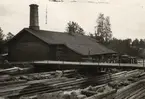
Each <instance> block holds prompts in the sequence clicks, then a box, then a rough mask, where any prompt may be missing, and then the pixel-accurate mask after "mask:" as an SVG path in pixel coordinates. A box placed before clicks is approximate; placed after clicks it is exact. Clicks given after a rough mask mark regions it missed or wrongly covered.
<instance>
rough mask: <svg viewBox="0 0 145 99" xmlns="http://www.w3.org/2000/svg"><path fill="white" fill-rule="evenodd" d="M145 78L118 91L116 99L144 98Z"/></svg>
mask: <svg viewBox="0 0 145 99" xmlns="http://www.w3.org/2000/svg"><path fill="white" fill-rule="evenodd" d="M144 97H145V80H141V81H138V82H135V83H133V84H131V85H128V86H126V87H124V88H122V89H120V90H118V91H117V94H116V95H115V99H144Z"/></svg>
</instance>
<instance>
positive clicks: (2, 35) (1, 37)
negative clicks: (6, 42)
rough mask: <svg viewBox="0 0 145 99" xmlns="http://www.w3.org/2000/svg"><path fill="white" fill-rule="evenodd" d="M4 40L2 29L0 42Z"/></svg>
mask: <svg viewBox="0 0 145 99" xmlns="http://www.w3.org/2000/svg"><path fill="white" fill-rule="evenodd" d="M3 39H4V34H3V30H2V29H1V28H0V42H2V41H3Z"/></svg>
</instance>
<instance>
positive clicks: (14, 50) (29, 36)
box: [7, 4, 116, 61]
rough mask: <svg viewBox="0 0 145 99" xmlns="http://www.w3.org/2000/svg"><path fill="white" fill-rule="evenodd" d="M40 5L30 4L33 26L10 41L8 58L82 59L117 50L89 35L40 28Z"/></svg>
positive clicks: (14, 59) (20, 59)
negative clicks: (107, 46)
mask: <svg viewBox="0 0 145 99" xmlns="http://www.w3.org/2000/svg"><path fill="white" fill-rule="evenodd" d="M38 19H39V18H38V5H36V4H32V5H30V26H29V28H24V29H22V30H21V31H20V32H19V33H18V34H17V35H16V36H15V37H14V38H13V39H11V40H10V41H9V42H8V43H7V44H8V60H9V61H36V60H62V61H83V59H84V58H87V57H91V58H92V59H94V60H97V59H98V58H101V56H105V55H112V54H114V53H116V52H115V51H113V50H111V49H108V48H106V47H105V46H103V45H101V44H99V43H98V42H97V41H96V40H95V39H93V38H90V37H88V36H84V35H80V34H72V33H62V32H55V31H45V30H40V29H39V21H38Z"/></svg>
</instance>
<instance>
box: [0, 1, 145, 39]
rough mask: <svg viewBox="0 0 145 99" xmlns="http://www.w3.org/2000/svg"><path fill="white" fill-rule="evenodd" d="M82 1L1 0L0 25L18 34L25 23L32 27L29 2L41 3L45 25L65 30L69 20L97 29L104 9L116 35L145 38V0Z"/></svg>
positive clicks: (84, 27)
mask: <svg viewBox="0 0 145 99" xmlns="http://www.w3.org/2000/svg"><path fill="white" fill-rule="evenodd" d="M80 1H81V2H77V3H70V2H65V3H54V2H49V1H48V0H0V27H1V28H2V29H3V31H4V33H5V34H7V33H8V32H12V33H13V34H17V33H18V32H19V31H20V30H22V29H23V28H24V27H29V5H30V4H32V3H37V4H39V23H40V28H41V29H44V30H52V31H62V32H63V31H65V27H66V24H67V22H68V21H75V22H77V23H78V24H79V25H80V26H81V27H82V28H83V29H84V30H85V31H86V32H87V33H88V32H91V33H93V32H94V26H95V22H96V19H97V17H98V14H99V13H104V14H105V16H110V21H111V24H112V31H113V36H114V37H117V38H124V39H125V38H132V39H134V38H143V39H145V1H144V0H107V1H108V4H106V3H98V4H96V3H86V2H83V0H80ZM94 1H95V0H94ZM96 1H102V0H96ZM46 5H47V8H48V14H47V16H48V19H47V22H48V23H47V24H45V16H46Z"/></svg>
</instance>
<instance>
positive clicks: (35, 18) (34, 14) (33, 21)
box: [29, 4, 39, 30]
mask: <svg viewBox="0 0 145 99" xmlns="http://www.w3.org/2000/svg"><path fill="white" fill-rule="evenodd" d="M29 28H30V29H33V30H39V15H38V5H37V4H31V5H30V26H29Z"/></svg>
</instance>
